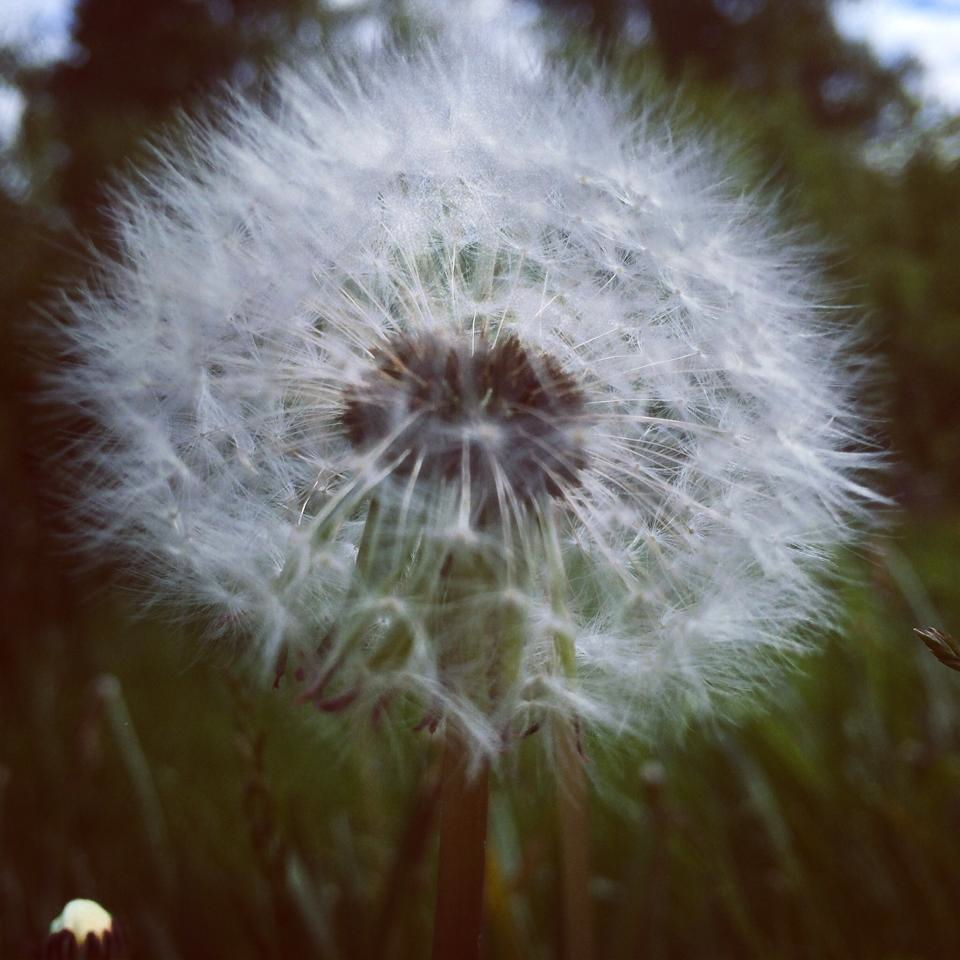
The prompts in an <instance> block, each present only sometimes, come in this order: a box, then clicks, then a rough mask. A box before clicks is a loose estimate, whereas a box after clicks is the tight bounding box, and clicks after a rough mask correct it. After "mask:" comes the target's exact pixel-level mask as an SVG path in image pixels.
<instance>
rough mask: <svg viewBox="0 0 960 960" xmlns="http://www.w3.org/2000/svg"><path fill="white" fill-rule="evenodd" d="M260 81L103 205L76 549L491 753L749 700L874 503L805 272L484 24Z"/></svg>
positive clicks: (760, 220)
mask: <svg viewBox="0 0 960 960" xmlns="http://www.w3.org/2000/svg"><path fill="white" fill-rule="evenodd" d="M277 89H278V93H277V100H276V103H275V104H273V105H272V106H271V108H270V109H269V110H267V109H264V108H262V107H260V106H258V105H255V104H252V103H248V102H234V103H231V104H229V105H228V106H226V107H225V108H224V110H223V111H222V113H223V114H224V115H221V116H219V117H218V122H217V124H216V129H214V128H213V126H209V127H208V126H203V125H197V126H195V127H194V128H193V129H192V130H191V131H190V132H189V134H188V138H189V140H190V142H189V144H188V147H187V148H186V149H184V150H182V151H180V152H177V151H176V150H175V149H173V148H170V149H169V150H167V151H166V152H165V153H164V154H163V159H162V160H161V162H160V164H159V166H158V167H156V168H155V169H153V170H152V171H150V172H149V173H147V174H146V175H145V176H144V177H143V178H142V181H141V183H140V185H139V186H137V187H136V188H133V189H131V190H129V191H127V192H126V193H125V194H124V195H123V196H122V197H121V199H120V200H119V201H118V203H117V206H116V208H115V217H116V228H117V234H118V248H119V250H120V253H119V255H118V256H117V257H116V259H113V260H105V261H104V263H103V264H102V269H101V276H100V279H99V281H98V282H97V283H96V284H95V285H93V286H91V287H90V288H89V289H88V290H87V291H86V292H84V293H82V294H80V295H78V296H77V297H75V298H73V299H72V301H71V304H70V309H69V313H70V323H69V325H67V326H66V335H67V336H68V337H69V338H70V339H71V341H72V343H73V359H74V361H75V362H74V363H73V364H72V366H71V368H70V371H69V372H68V373H67V374H66V375H65V376H64V377H63V378H62V380H61V391H62V393H63V394H64V395H65V396H67V397H69V398H70V399H71V400H72V401H74V402H75V403H77V404H78V406H79V408H80V409H81V410H82V411H83V412H84V413H85V414H87V415H90V416H92V418H93V419H94V420H95V421H96V423H97V424H98V428H97V433H96V436H95V439H94V440H93V441H92V442H91V443H90V444H89V445H88V447H87V450H86V458H85V460H84V464H83V466H84V472H85V474H86V475H85V478H84V483H83V495H82V496H81V497H77V498H76V507H75V508H76V511H77V513H78V514H79V518H80V521H81V524H82V526H83V528H84V529H85V530H87V531H88V536H87V539H88V542H90V543H93V544H95V545H96V547H97V548H98V549H102V547H103V544H104V543H109V544H114V545H116V546H117V547H120V548H122V549H123V550H124V551H125V553H126V555H127V556H128V557H129V558H130V560H131V563H132V564H133V565H134V568H135V569H136V570H137V571H139V572H140V573H141V574H142V577H143V580H144V583H145V585H146V591H147V595H148V596H150V597H153V596H168V597H175V598H177V599H178V601H180V602H181V603H184V604H185V605H186V606H187V607H189V608H191V609H192V610H194V611H196V610H200V611H204V612H208V613H209V614H210V621H211V622H212V623H213V624H214V625H215V627H214V629H215V630H219V631H220V632H229V631H230V630H234V631H236V632H238V633H240V634H242V635H244V636H247V637H250V638H253V640H254V641H255V645H256V647H257V649H258V650H259V651H260V653H261V655H262V658H263V661H264V663H266V664H268V665H271V666H272V665H273V664H275V663H276V662H277V660H278V658H279V657H280V656H281V653H283V654H284V656H288V657H293V658H296V659H294V660H291V661H290V662H291V663H295V664H296V665H297V666H298V668H299V669H301V670H306V671H307V675H308V676H310V679H311V682H310V687H309V690H308V692H307V694H306V696H307V698H308V699H311V700H313V702H315V703H317V704H318V706H321V708H322V709H325V710H328V711H339V710H344V709H348V708H349V709H366V710H368V711H370V713H371V714H372V715H375V716H377V717H378V721H379V719H380V718H382V716H383V714H384V713H385V712H387V710H388V707H389V704H391V703H393V702H396V701H397V700H398V699H402V698H404V697H406V698H411V699H413V700H415V701H416V702H417V703H419V704H420V705H421V708H422V710H423V717H424V722H423V724H422V726H425V727H427V728H430V727H435V726H436V723H437V722H438V720H439V719H440V718H443V717H446V718H448V719H452V720H454V721H455V723H456V725H457V727H458V729H459V730H460V731H461V732H462V735H463V737H464V740H465V743H466V744H467V748H468V749H469V750H470V751H471V752H472V753H473V755H474V756H476V757H489V756H491V755H493V754H495V753H497V752H498V751H500V750H501V749H502V748H503V747H504V745H505V744H509V743H511V742H514V741H516V740H519V739H520V738H522V737H523V736H524V735H525V734H527V733H528V732H529V731H531V730H535V729H538V728H540V727H541V726H544V725H546V726H549V724H548V723H546V722H547V721H549V720H550V719H551V718H555V717H560V718H568V717H577V718H582V720H583V721H584V723H587V724H595V725H596V724H599V725H602V726H606V727H608V728H610V729H614V730H618V731H630V732H632V733H635V734H639V735H643V734H650V733H652V732H654V731H656V730H658V729H660V728H661V727H662V726H663V724H664V723H667V724H669V725H671V726H676V725H679V724H682V723H683V722H684V720H685V718H686V717H687V716H688V715H689V714H690V713H691V712H692V713H701V714H702V713H707V712H709V711H710V710H712V709H713V708H714V707H715V706H716V705H717V704H718V703H720V702H722V700H723V698H724V697H725V696H727V695H743V694H745V693H747V692H749V691H752V690H757V689H759V688H761V687H763V686H765V685H766V684H767V683H768V680H769V678H770V673H771V668H772V667H773V666H774V665H775V663H776V661H777V660H779V659H780V658H781V656H782V654H783V653H785V652H787V651H793V650H795V649H797V648H798V647H801V646H802V645H803V644H804V642H805V638H806V637H807V636H808V635H809V634H810V632H811V630H810V628H811V627H813V626H815V625H816V624H818V623H820V622H825V621H827V620H828V619H829V616H830V604H829V597H828V594H827V592H826V590H825V588H824V586H823V572H824V569H825V567H826V565H827V563H828V557H829V555H830V552H831V551H832V550H833V549H834V548H835V547H836V546H837V545H839V544H842V543H844V542H846V541H847V540H848V539H849V538H850V536H851V534H850V525H851V521H852V520H853V519H855V518H856V517H857V516H858V515H859V514H860V513H861V511H862V509H863V506H864V504H865V503H866V502H867V501H868V500H869V499H870V493H869V490H868V489H867V487H866V486H865V485H864V483H863V481H862V478H861V476H860V474H861V473H862V471H863V470H864V469H865V468H867V467H869V466H870V465H871V464H872V462H873V461H872V457H871V455H870V454H868V453H865V452H863V451H864V444H863V442H862V441H861V438H860V429H859V427H858V421H857V418H856V416H855V408H854V401H853V396H854V393H855V387H856V380H857V377H858V372H857V371H858V370H859V369H860V368H861V366H862V365H860V364H858V363H857V362H855V360H853V359H851V358H852V357H853V348H854V346H855V344H854V342H853V338H852V336H851V335H850V334H849V333H848V332H845V331H844V330H843V329H842V328H841V326H840V324H839V323H838V322H834V321H832V320H831V319H830V318H829V314H828V313H827V312H825V311H824V310H823V296H824V295H823V293H822V291H821V289H820V286H819V283H818V280H817V277H816V276H815V275H814V274H812V273H811V268H810V266H809V264H810V261H811V257H810V251H809V250H806V249H804V248H802V247H801V246H800V245H798V244H796V243H794V242H793V241H791V239H790V237H789V235H787V234H785V233H783V232H781V231H780V230H779V229H778V227H777V226H776V223H777V220H776V216H775V215H774V213H773V212H772V211H771V210H769V209H767V208H766V207H765V206H764V205H763V204H762V203H760V202H759V201H751V200H749V199H745V198H744V197H743V196H741V195H732V194H730V193H728V192H727V191H728V188H727V187H726V186H724V184H725V182H726V179H725V177H724V176H723V175H722V174H721V173H720V171H719V168H718V163H717V161H716V160H715V159H714V158H712V157H711V156H710V155H709V152H708V151H707V149H706V148H705V147H704V146H703V144H701V143H700V142H699V141H698V140H697V139H696V138H691V139H688V140H687V141H686V142H685V143H684V142H682V141H681V139H680V137H679V136H676V135H675V134H674V133H673V132H672V131H671V130H669V129H668V127H667V124H666V122H661V121H660V120H658V119H656V117H655V115H654V114H653V113H650V114H648V115H641V116H639V117H638V116H636V115H635V114H634V113H633V112H631V108H630V107H629V106H628V104H627V102H626V99H625V98H624V97H621V96H620V95H619V94H618V93H617V92H616V91H614V90H612V89H611V88H610V87H609V86H607V85H605V84H604V83H603V82H602V81H601V80H600V79H599V78H598V77H588V78H587V79H582V78H581V79H576V80H575V79H573V77H572V76H571V75H569V74H567V73H565V72H564V71H562V70H560V69H557V68H553V67H549V66H542V67H540V68H538V69H537V70H530V69H528V68H526V67H525V68H524V69H522V70H521V69H518V68H515V67H514V66H512V65H511V64H510V63H509V62H507V61H505V60H504V59H502V58H500V57H498V56H497V55H495V54H492V53H490V52H489V51H488V50H487V49H486V48H485V47H484V45H483V43H482V42H481V41H480V40H475V41H474V40H471V41H458V42H452V41H450V42H445V44H444V47H443V49H441V48H440V47H437V46H427V47H425V48H424V49H422V50H421V51H420V52H419V53H417V54H416V55H412V56H402V55H400V54H397V53H394V52H390V51H386V52H383V53H381V54H379V55H378V56H376V57H374V58H373V61H372V62H368V63H364V64H362V65H355V64H351V63H349V62H346V61H344V62H341V63H338V64H335V65H333V66H331V67H329V69H327V68H322V67H315V66H309V67H303V68H298V69H289V70H286V71H284V72H283V73H282V74H281V75H280V77H279V79H278V84H277ZM315 661H318V663H315ZM311 671H312V673H311Z"/></svg>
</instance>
